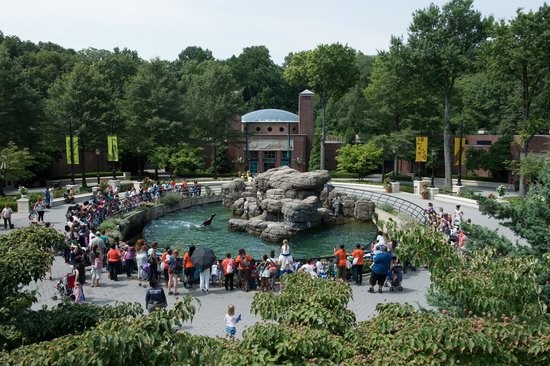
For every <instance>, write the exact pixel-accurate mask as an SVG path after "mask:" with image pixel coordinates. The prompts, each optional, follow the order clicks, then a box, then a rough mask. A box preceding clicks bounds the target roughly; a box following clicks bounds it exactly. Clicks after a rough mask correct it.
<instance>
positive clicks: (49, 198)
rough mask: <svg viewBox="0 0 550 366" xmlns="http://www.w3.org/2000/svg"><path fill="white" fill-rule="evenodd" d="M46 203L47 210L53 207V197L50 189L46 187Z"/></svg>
mask: <svg viewBox="0 0 550 366" xmlns="http://www.w3.org/2000/svg"><path fill="white" fill-rule="evenodd" d="M44 203H45V204H46V208H50V207H51V205H52V195H51V194H50V190H49V189H48V187H46V191H45V192H44Z"/></svg>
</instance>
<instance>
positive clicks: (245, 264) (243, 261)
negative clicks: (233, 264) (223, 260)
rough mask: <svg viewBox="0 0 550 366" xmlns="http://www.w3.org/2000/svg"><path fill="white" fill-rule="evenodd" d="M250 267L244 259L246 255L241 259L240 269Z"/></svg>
mask: <svg viewBox="0 0 550 366" xmlns="http://www.w3.org/2000/svg"><path fill="white" fill-rule="evenodd" d="M249 266H250V263H249V262H248V258H246V255H245V256H244V257H241V267H243V268H248V267H249Z"/></svg>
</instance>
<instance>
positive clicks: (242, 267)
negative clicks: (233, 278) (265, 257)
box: [235, 249, 252, 292]
mask: <svg viewBox="0 0 550 366" xmlns="http://www.w3.org/2000/svg"><path fill="white" fill-rule="evenodd" d="M235 263H237V265H238V268H239V279H240V281H241V287H242V289H243V290H244V291H245V292H249V291H250V267H251V266H252V257H251V256H250V255H248V254H246V251H245V250H244V249H239V255H238V256H237V258H235Z"/></svg>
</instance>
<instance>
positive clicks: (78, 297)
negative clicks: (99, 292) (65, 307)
mask: <svg viewBox="0 0 550 366" xmlns="http://www.w3.org/2000/svg"><path fill="white" fill-rule="evenodd" d="M84 300H86V298H85V297H84V291H83V290H82V286H81V285H80V282H78V281H76V282H75V283H74V303H75V304H80V303H81V302H82V301H84Z"/></svg>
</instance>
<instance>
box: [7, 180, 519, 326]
mask: <svg viewBox="0 0 550 366" xmlns="http://www.w3.org/2000/svg"><path fill="white" fill-rule="evenodd" d="M357 186H359V187H363V188H364V189H370V190H377V191H382V188H381V187H380V186H372V187H365V186H364V185H357ZM395 195H397V196H399V197H400V198H403V199H406V200H409V201H411V202H414V203H416V204H418V205H420V206H422V207H426V206H427V203H428V201H427V200H423V199H421V198H420V197H417V196H415V195H413V194H409V193H403V192H402V193H395ZM439 206H441V207H443V208H444V209H445V211H446V212H452V211H453V210H454V205H452V204H449V203H445V204H443V203H441V204H440V203H439V202H437V200H435V201H434V207H435V208H436V209H437V208H438V207H439ZM66 209H67V205H61V206H58V207H54V208H51V209H49V210H47V211H46V213H45V216H44V217H45V220H46V221H48V222H50V223H51V224H52V225H53V227H54V228H56V229H58V230H63V227H64V225H65V212H66ZM463 210H464V214H465V218H471V219H472V221H473V222H474V223H477V224H480V225H485V226H487V227H489V228H491V229H498V230H499V232H501V233H503V234H504V235H506V236H507V237H508V236H509V235H510V233H511V232H509V233H507V232H506V231H505V230H504V229H506V228H504V229H503V227H502V226H501V225H500V224H499V223H498V222H497V221H496V220H494V219H490V218H488V217H486V216H483V215H481V214H480V213H479V211H478V210H477V209H474V208H471V207H467V206H463ZM13 221H14V223H15V225H16V227H23V226H27V225H29V220H28V217H27V214H21V213H15V214H14V217H13ZM3 232H5V231H4V230H1V231H0V233H3ZM511 237H513V234H512V235H511ZM69 271H70V268H69V266H68V265H66V264H65V262H64V260H63V259H62V258H61V257H56V258H55V261H54V264H53V268H52V272H53V280H47V279H45V280H42V281H39V282H37V283H35V284H31V286H30V288H33V289H36V290H37V291H38V294H39V297H38V302H37V303H36V304H34V305H33V308H35V309H38V308H41V307H42V306H44V305H47V306H53V305H55V304H57V303H58V301H55V300H53V299H52V297H53V296H55V295H58V293H57V290H56V287H55V285H56V283H57V282H58V281H59V280H60V279H61V278H62V277H63V275H64V274H65V273H67V272H69ZM89 279H90V274H89V273H88V284H89ZM365 280H366V281H367V282H368V277H365ZM367 282H364V284H363V286H356V285H351V286H352V289H353V299H352V300H351V301H350V303H349V308H350V309H351V310H352V311H354V313H355V314H356V317H357V320H358V321H362V320H367V319H369V318H370V317H372V316H375V315H376V311H375V307H376V305H377V304H378V303H380V302H400V303H410V304H414V305H416V306H423V307H427V306H428V305H427V302H426V298H425V294H426V292H427V290H428V288H429V285H430V274H429V272H428V271H427V270H424V269H419V270H418V271H417V272H408V273H406V274H404V279H403V287H404V290H403V292H389V291H388V289H387V288H386V289H385V292H384V293H382V294H378V293H375V294H370V293H368V292H367V290H368V284H367ZM138 283H139V281H138V280H136V279H126V275H121V276H119V281H118V282H113V281H110V280H109V279H107V274H106V273H104V274H103V278H102V279H101V284H102V287H99V288H91V287H89V286H88V285H85V286H84V291H85V295H86V298H87V302H90V303H94V304H98V305H106V304H114V303H115V302H116V301H124V302H139V303H142V304H143V303H144V298H145V292H146V289H145V288H143V287H141V286H139V285H138ZM180 293H181V294H182V295H191V296H193V297H194V298H195V299H197V300H198V301H200V305H198V303H197V307H198V311H197V313H196V315H195V318H194V319H193V322H191V323H187V324H185V326H184V329H185V330H187V331H189V332H190V333H192V334H197V335H207V336H224V328H225V325H224V320H223V318H224V315H225V311H226V309H227V306H228V305H229V304H234V305H235V307H236V311H237V313H241V314H242V318H243V320H242V322H241V323H239V326H238V330H237V337H241V336H242V331H243V329H245V328H246V327H249V326H251V325H253V324H254V323H255V322H257V321H259V320H260V319H258V318H257V317H255V316H253V315H252V314H251V313H250V304H251V301H252V298H253V296H254V294H255V292H254V291H251V292H248V293H247V292H243V291H240V290H236V291H233V292H227V291H225V289H224V288H223V287H212V288H211V290H210V292H209V293H207V294H204V293H202V292H200V290H198V288H197V287H196V288H194V289H193V290H187V289H183V288H181V289H180ZM180 298H181V296H180V297H174V296H169V299H168V302H169V307H171V306H173V305H174V303H175V302H176V301H179V300H180Z"/></svg>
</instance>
